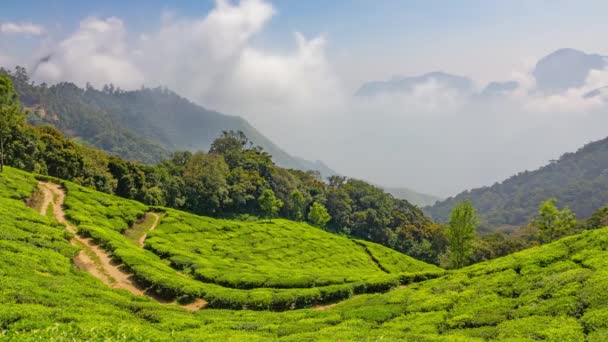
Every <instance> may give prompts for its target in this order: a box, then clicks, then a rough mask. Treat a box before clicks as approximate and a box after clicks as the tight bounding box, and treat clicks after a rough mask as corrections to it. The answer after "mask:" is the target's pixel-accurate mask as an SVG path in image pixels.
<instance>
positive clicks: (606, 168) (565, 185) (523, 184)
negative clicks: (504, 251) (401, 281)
mask: <svg viewBox="0 0 608 342" xmlns="http://www.w3.org/2000/svg"><path fill="white" fill-rule="evenodd" d="M549 198H556V199H557V203H558V205H559V206H569V207H570V208H571V209H572V210H573V212H575V213H576V214H577V216H578V217H580V218H585V217H589V216H590V215H592V214H593V212H594V211H595V210H597V209H599V208H602V207H604V206H606V204H608V138H606V139H603V140H600V141H596V142H593V143H590V144H587V145H585V146H584V147H583V148H581V149H579V150H578V151H576V152H575V153H566V154H564V155H563V156H562V157H561V158H559V160H556V161H552V162H551V163H549V164H548V165H546V166H544V167H541V168H539V169H537V170H535V171H524V172H521V173H519V174H517V175H515V176H512V177H511V178H509V179H507V180H505V181H503V182H501V183H496V184H494V185H492V186H489V187H482V188H478V189H473V190H470V191H465V192H462V193H460V194H458V195H456V196H454V197H450V198H448V199H446V200H445V201H441V202H437V203H436V204H435V205H432V206H429V207H426V208H425V209H424V211H425V212H426V213H427V214H429V215H430V216H431V217H432V218H433V219H434V220H437V221H439V222H447V221H448V219H449V215H450V212H451V210H452V209H453V208H454V206H455V205H456V203H458V202H460V201H463V200H470V201H471V202H473V205H474V206H475V208H476V209H477V211H478V213H479V215H480V217H481V219H482V227H484V228H495V227H498V226H502V225H510V226H514V225H523V224H526V223H527V222H529V221H530V220H531V219H532V218H533V217H534V216H535V215H536V213H537V211H538V207H539V205H540V204H541V203H542V202H543V201H545V200H547V199H549Z"/></svg>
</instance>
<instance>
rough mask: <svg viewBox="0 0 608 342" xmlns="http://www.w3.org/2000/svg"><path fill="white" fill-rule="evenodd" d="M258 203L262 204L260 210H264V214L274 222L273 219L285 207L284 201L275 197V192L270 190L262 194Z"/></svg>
mask: <svg viewBox="0 0 608 342" xmlns="http://www.w3.org/2000/svg"><path fill="white" fill-rule="evenodd" d="M258 202H259V204H260V209H262V213H263V214H264V216H265V217H267V218H268V220H269V221H272V218H273V217H275V216H276V214H277V213H278V212H279V210H281V208H282V207H283V201H281V200H280V199H277V198H276V197H275V196H274V191H272V190H270V189H266V190H264V191H263V192H262V194H261V195H260V197H259V198H258Z"/></svg>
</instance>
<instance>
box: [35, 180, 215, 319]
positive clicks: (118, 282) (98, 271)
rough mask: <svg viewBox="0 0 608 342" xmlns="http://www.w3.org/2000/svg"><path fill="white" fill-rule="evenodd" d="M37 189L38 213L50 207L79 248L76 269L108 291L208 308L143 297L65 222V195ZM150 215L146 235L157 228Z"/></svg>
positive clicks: (56, 189) (49, 187) (200, 304)
mask: <svg viewBox="0 0 608 342" xmlns="http://www.w3.org/2000/svg"><path fill="white" fill-rule="evenodd" d="M39 187H40V189H41V190H42V193H43V201H42V204H41V206H40V209H39V211H40V214H41V215H46V213H47V211H48V208H49V206H52V209H53V216H55V219H56V220H57V221H58V222H59V223H61V224H63V225H64V226H65V228H66V229H67V230H68V231H69V232H71V233H73V234H74V237H73V238H72V241H71V242H72V244H73V245H75V246H78V247H80V248H81V250H80V252H79V253H78V255H77V256H75V257H74V264H76V266H77V267H78V268H79V269H81V270H83V271H85V272H88V273H90V274H91V275H93V276H94V277H96V278H98V279H100V280H101V281H102V282H103V283H104V284H106V285H107V286H109V287H112V288H115V289H123V290H127V291H129V292H131V293H132V294H134V295H138V296H147V297H149V298H151V299H153V300H156V301H157V302H159V303H160V304H168V305H179V306H181V307H182V308H184V309H186V310H188V311H198V310H200V309H204V308H206V307H207V301H205V300H204V299H196V300H195V301H194V302H192V303H189V304H183V305H180V304H177V302H167V301H162V300H160V299H158V298H154V297H153V296H149V295H146V289H144V288H142V287H140V286H138V285H137V284H136V283H135V281H134V280H133V276H132V275H130V274H128V273H126V272H124V271H123V270H121V269H120V268H119V265H117V264H116V263H115V262H114V261H112V259H111V258H110V257H109V256H108V254H107V253H106V252H105V251H104V250H103V249H101V248H100V247H99V246H98V245H97V244H95V242H94V241H93V240H92V239H90V238H84V237H82V236H80V235H78V234H76V233H77V229H76V227H74V226H72V225H71V224H70V223H69V222H68V221H67V219H66V218H65V212H64V211H63V202H64V200H65V192H64V191H63V189H61V187H60V186H59V185H57V184H54V183H48V182H40V183H39ZM151 214H152V215H154V216H155V221H154V224H153V225H152V227H151V228H150V230H149V231H151V230H153V229H154V228H156V226H157V225H158V222H159V220H160V216H159V215H157V214H155V213H151ZM146 235H147V234H144V236H143V237H142V238H141V241H140V244H141V246H143V241H144V240H145V238H146Z"/></svg>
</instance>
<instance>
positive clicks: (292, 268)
mask: <svg viewBox="0 0 608 342" xmlns="http://www.w3.org/2000/svg"><path fill="white" fill-rule="evenodd" d="M64 187H65V188H66V189H67V197H66V202H65V206H66V213H67V215H68V217H69V219H70V220H72V221H73V222H75V223H76V224H77V225H78V227H79V228H80V232H81V233H82V234H84V235H85V236H89V237H91V238H93V239H94V241H96V242H97V243H99V244H100V245H101V246H103V247H104V248H105V249H106V250H107V251H108V252H110V253H111V254H112V256H113V258H114V259H115V260H116V261H117V262H119V263H122V264H123V266H124V267H125V268H126V269H128V270H129V271H130V272H131V273H133V275H134V276H135V278H136V280H137V281H138V282H139V283H140V284H141V285H142V287H144V288H148V289H149V292H152V293H154V294H155V295H156V296H160V297H162V298H166V299H169V300H171V299H179V300H180V301H188V300H193V299H196V298H203V299H205V300H207V301H208V302H209V305H210V306H211V307H219V308H233V309H241V308H243V307H247V308H250V309H273V310H285V309H292V308H298V307H307V306H310V305H313V304H315V303H325V302H332V301H336V300H339V299H344V298H348V297H350V296H352V295H353V294H355V293H366V292H378V291H386V290H389V289H391V288H393V287H396V286H398V285H399V284H402V283H403V284H407V283H410V282H411V281H414V280H420V279H424V278H427V277H432V276H437V275H438V274H441V272H442V271H441V270H440V269H439V268H437V267H435V266H432V265H428V264H424V263H422V262H419V261H416V260H413V259H412V258H410V257H408V256H406V255H403V254H400V253H398V252H395V251H392V250H390V249H387V248H386V247H382V246H377V247H375V248H377V249H380V250H381V251H382V253H383V254H384V255H388V256H390V257H392V260H391V261H398V262H400V263H401V265H400V267H401V271H399V272H393V273H389V272H384V271H382V270H381V269H380V268H379V267H378V266H377V264H376V263H375V261H374V260H373V259H372V258H370V257H369V255H368V253H367V252H366V251H365V250H364V249H362V248H361V247H360V246H359V245H357V244H355V243H353V242H352V241H351V240H349V239H347V238H344V237H339V236H336V235H333V234H330V233H327V232H324V231H322V230H320V229H317V228H314V227H311V226H308V225H306V224H300V223H296V222H291V221H287V220H279V221H274V222H272V223H269V222H265V221H264V222H253V223H243V222H234V221H229V220H217V219H212V218H207V217H199V216H196V215H192V214H187V213H184V212H179V211H176V210H169V209H162V208H157V209H156V210H166V213H165V216H164V217H163V219H162V220H161V223H160V226H159V227H158V228H157V229H156V230H154V231H153V232H151V233H150V236H149V238H148V239H149V240H148V241H146V248H147V249H141V248H140V246H139V245H138V244H137V243H133V241H131V240H130V239H128V238H127V237H125V236H124V235H123V234H124V233H125V232H126V231H127V230H128V227H129V226H130V225H131V224H132V223H133V222H135V221H136V220H137V218H138V217H141V216H143V213H144V212H146V211H148V210H149V208H147V207H146V206H144V205H143V204H140V203H138V202H134V201H129V200H125V199H122V198H119V197H114V196H110V195H107V194H103V193H99V192H96V191H93V190H90V189H86V188H82V187H80V186H77V185H75V184H72V183H69V182H64ZM383 249H384V250H383ZM381 257H382V255H379V256H378V257H377V259H379V260H382V258H381ZM421 272H422V273H421Z"/></svg>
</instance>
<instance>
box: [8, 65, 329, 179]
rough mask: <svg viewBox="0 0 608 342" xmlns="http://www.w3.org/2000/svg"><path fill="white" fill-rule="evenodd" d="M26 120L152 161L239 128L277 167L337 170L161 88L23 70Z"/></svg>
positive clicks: (17, 78) (19, 78) (204, 145)
mask: <svg viewBox="0 0 608 342" xmlns="http://www.w3.org/2000/svg"><path fill="white" fill-rule="evenodd" d="M12 76H13V77H12V78H13V81H14V83H15V87H16V89H17V92H18V93H19V95H20V98H21V101H22V103H23V104H24V105H25V106H26V107H27V108H29V109H30V121H31V122H33V123H36V124H50V125H52V126H54V127H57V128H58V129H60V130H61V131H63V132H65V133H66V134H67V135H69V136H70V137H73V138H78V139H79V140H81V141H83V142H85V143H86V144H89V145H92V146H94V147H97V148H100V149H103V150H105V151H108V152H110V153H113V154H116V155H119V156H122V157H124V158H127V159H130V160H139V161H141V162H144V163H156V162H158V161H160V160H161V159H163V158H166V157H167V156H169V154H170V152H173V151H181V150H189V151H207V150H208V149H209V147H210V146H211V143H212V142H213V140H215V139H216V138H217V137H219V136H220V135H221V133H222V131H228V130H234V131H243V132H244V133H245V135H246V136H247V137H248V138H249V139H250V140H251V141H252V142H253V143H254V144H255V145H259V146H261V147H263V148H264V150H265V151H266V152H268V153H270V154H271V155H272V157H273V160H274V161H275V162H276V163H277V164H278V165H279V166H282V167H285V168H293V169H298V170H303V171H307V170H317V171H319V172H320V173H321V174H322V175H323V176H329V175H332V174H335V173H336V172H335V171H333V170H331V169H330V168H329V167H327V166H326V165H325V164H323V163H322V162H319V161H316V162H311V161H307V160H304V159H301V158H298V157H294V156H291V155H290V154H288V153H287V152H285V151H284V150H283V149H281V148H280V147H278V146H277V145H276V144H274V143H273V142H272V141H271V140H270V139H268V138H266V137H265V136H264V135H263V134H262V133H260V132H259V131H258V130H256V129H255V128H254V127H253V126H251V125H250V124H249V123H248V122H247V121H246V120H245V119H243V118H241V117H238V116H231V115H226V114H222V113H219V112H216V111H212V110H208V109H206V108H204V107H202V106H199V105H197V104H195V103H193V102H191V101H189V100H187V99H185V98H183V97H181V96H179V95H177V94H176V93H174V92H172V91H170V90H168V89H166V88H154V89H151V88H141V89H139V90H133V91H124V90H121V89H117V88H114V87H113V86H111V85H110V86H105V87H104V88H103V89H102V90H97V89H94V88H93V87H90V86H87V87H85V88H84V89H83V88H80V87H78V86H76V85H75V84H73V83H67V82H64V83H59V84H55V85H52V86H47V85H46V84H41V85H35V84H34V83H31V82H29V80H28V78H27V73H26V72H25V70H24V69H22V68H18V69H17V71H16V72H15V73H12Z"/></svg>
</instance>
